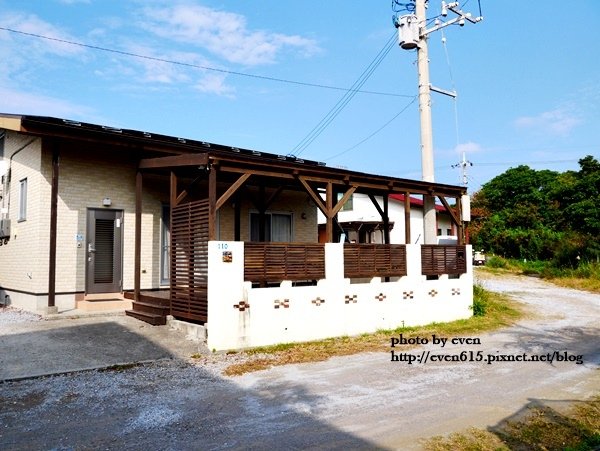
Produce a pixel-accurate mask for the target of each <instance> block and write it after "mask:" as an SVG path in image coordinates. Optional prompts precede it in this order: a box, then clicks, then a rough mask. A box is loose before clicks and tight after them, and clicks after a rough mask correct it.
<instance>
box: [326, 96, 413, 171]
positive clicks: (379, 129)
mask: <svg viewBox="0 0 600 451" xmlns="http://www.w3.org/2000/svg"><path fill="white" fill-rule="evenodd" d="M417 98H418V96H414V97H413V99H412V100H411V101H410V102H409V103H408V104H407V105H406V106H405V107H404V108H402V109H401V110H400V111H399V112H398V113H396V115H395V116H394V117H392V118H391V119H390V120H389V121H387V122H386V123H385V124H383V125H382V126H381V127H379V128H378V129H377V130H375V131H374V132H373V133H371V134H370V135H369V136H367V137H366V138H364V139H363V140H361V141H359V142H357V143H356V144H354V145H353V146H351V147H348V148H347V149H346V150H343V151H342V152H339V153H336V154H335V155H332V156H330V157H329V158H325V159H324V161H329V160H333V159H334V158H337V157H339V156H341V155H344V154H346V153H348V152H350V151H351V150H354V149H356V148H357V147H358V146H360V145H361V144H362V143H364V142H366V141H368V140H369V139H371V138H372V137H373V136H375V135H376V134H377V133H379V132H380V131H381V130H383V129H384V128H386V127H387V126H388V125H390V124H391V123H392V122H394V120H395V119H396V118H397V117H398V116H400V115H401V114H402V113H404V112H405V111H406V110H407V109H408V107H410V106H411V105H412V104H413V103H415V101H416V100H417Z"/></svg>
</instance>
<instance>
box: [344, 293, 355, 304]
mask: <svg viewBox="0 0 600 451" xmlns="http://www.w3.org/2000/svg"><path fill="white" fill-rule="evenodd" d="M357 301H358V296H357V295H355V294H353V295H352V296H350V295H348V294H347V295H346V297H345V299H344V303H345V304H350V303H352V304H356V302H357Z"/></svg>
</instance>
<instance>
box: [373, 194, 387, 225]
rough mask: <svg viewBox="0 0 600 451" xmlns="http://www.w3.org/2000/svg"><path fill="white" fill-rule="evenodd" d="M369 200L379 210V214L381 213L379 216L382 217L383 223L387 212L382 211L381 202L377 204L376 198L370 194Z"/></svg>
mask: <svg viewBox="0 0 600 451" xmlns="http://www.w3.org/2000/svg"><path fill="white" fill-rule="evenodd" d="M369 199H371V202H372V203H373V205H374V206H375V208H376V209H377V212H378V213H379V216H381V220H382V221H383V216H384V215H385V212H384V211H383V210H382V209H381V206H380V205H379V202H377V199H375V196H373V195H372V194H369Z"/></svg>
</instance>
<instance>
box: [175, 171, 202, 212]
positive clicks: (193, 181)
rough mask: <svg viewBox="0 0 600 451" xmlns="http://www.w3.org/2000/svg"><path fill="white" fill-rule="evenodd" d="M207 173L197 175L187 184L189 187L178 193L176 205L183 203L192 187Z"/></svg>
mask: <svg viewBox="0 0 600 451" xmlns="http://www.w3.org/2000/svg"><path fill="white" fill-rule="evenodd" d="M205 175H206V174H204V173H202V174H200V175H199V176H198V177H196V178H195V179H194V180H192V181H191V183H190V184H189V185H188V186H187V188H185V189H184V190H183V191H182V192H181V193H179V194H178V195H177V200H176V205H179V204H180V203H181V201H183V199H185V198H186V197H187V196H188V194H189V193H190V191H191V189H192V187H193V186H194V185H195V184H196V183H198V181H199V180H202V179H203V178H204V176H205Z"/></svg>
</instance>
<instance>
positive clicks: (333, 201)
mask: <svg viewBox="0 0 600 451" xmlns="http://www.w3.org/2000/svg"><path fill="white" fill-rule="evenodd" d="M150 172H158V173H161V174H163V175H167V174H168V176H169V178H170V196H169V198H170V206H171V209H172V211H173V208H175V207H178V206H179V205H180V204H182V203H183V202H184V201H185V200H186V198H187V197H188V195H189V193H190V191H191V190H193V187H194V185H195V184H198V183H199V182H201V181H202V182H204V183H206V184H207V188H206V198H207V200H208V218H207V219H208V240H209V241H210V240H215V239H216V238H217V231H216V223H217V221H216V215H217V211H218V210H219V209H220V208H221V207H223V205H225V203H226V202H227V201H228V200H230V199H231V198H232V197H234V198H235V196H240V195H243V196H245V197H246V198H249V199H250V201H251V202H252V203H253V204H254V206H255V207H256V209H257V210H258V212H259V233H260V237H259V241H264V221H265V219H264V218H265V212H266V211H267V209H268V208H269V206H270V205H271V204H272V202H273V201H274V200H275V199H276V198H277V197H278V196H279V194H280V193H281V192H282V191H283V190H296V191H302V192H305V193H306V194H308V196H309V197H310V199H311V200H312V201H313V202H314V204H315V205H316V206H317V207H318V208H319V210H320V211H321V212H322V213H323V215H324V216H325V218H326V241H327V242H335V241H336V230H335V224H336V221H337V220H336V216H337V214H338V212H339V211H340V210H341V209H342V207H343V205H344V204H345V203H346V201H348V199H349V198H350V196H352V194H354V193H362V194H366V195H367V196H368V197H369V198H370V199H371V201H372V202H373V205H374V206H375V208H376V209H377V211H378V212H379V214H380V215H381V218H382V223H383V230H384V241H385V244H389V214H388V197H389V195H390V194H403V195H404V196H405V230H406V237H407V242H410V195H411V194H417V195H429V196H436V197H437V198H438V199H439V200H440V202H441V203H442V204H443V205H444V207H445V208H446V210H447V211H448V212H449V214H450V215H451V218H452V221H453V222H454V223H455V224H456V226H457V228H458V231H459V233H458V235H459V244H464V233H463V224H462V221H461V219H460V218H461V196H462V195H463V194H465V193H466V189H465V188H464V187H458V186H453V185H444V184H436V183H428V182H422V181H416V180H407V179H400V178H392V177H385V176H379V175H371V174H365V173H360V172H354V171H348V170H342V169H337V168H329V167H326V166H323V165H321V164H319V163H316V162H306V161H303V160H299V159H296V158H293V157H284V156H277V155H272V154H262V153H260V152H251V151H242V150H240V149H231V148H218V147H216V148H215V145H211V147H204V148H203V149H201V150H200V151H198V152H195V153H187V154H180V155H171V156H161V157H154V158H143V159H141V160H140V162H139V167H138V173H137V178H136V180H137V183H136V248H135V262H136V263H135V293H136V296H137V295H139V291H140V257H141V255H140V254H141V242H140V241H141V207H142V206H141V198H142V192H143V174H144V173H150ZM246 186H256V187H257V189H258V196H256V195H252V194H251V193H250V192H248V191H246V190H242V188H244V187H246ZM242 192H243V194H241V193H242ZM377 197H381V198H382V204H380V203H379V202H378V200H377ZM449 198H450V199H454V200H455V205H456V208H455V209H453V208H452V207H451V206H450V204H449V202H448V200H447V199H449ZM239 205H240V203H239V202H235V203H234V206H235V213H234V240H235V241H239V240H240V222H241V220H240V207H239Z"/></svg>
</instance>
